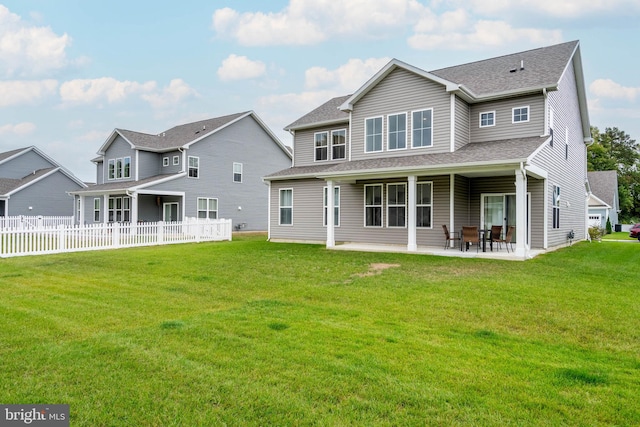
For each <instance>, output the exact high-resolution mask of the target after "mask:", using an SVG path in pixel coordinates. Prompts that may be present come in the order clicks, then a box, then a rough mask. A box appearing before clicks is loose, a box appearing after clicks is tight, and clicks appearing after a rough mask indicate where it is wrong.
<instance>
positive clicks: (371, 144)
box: [364, 117, 382, 153]
mask: <svg viewBox="0 0 640 427" xmlns="http://www.w3.org/2000/svg"><path fill="white" fill-rule="evenodd" d="M364 132H365V134H364V140H365V146H364V151H365V152H366V153H375V152H377V151H382V117H373V118H370V119H365V122H364Z"/></svg>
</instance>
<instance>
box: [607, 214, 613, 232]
mask: <svg viewBox="0 0 640 427" xmlns="http://www.w3.org/2000/svg"><path fill="white" fill-rule="evenodd" d="M611 231H612V230H611V218H607V234H611Z"/></svg>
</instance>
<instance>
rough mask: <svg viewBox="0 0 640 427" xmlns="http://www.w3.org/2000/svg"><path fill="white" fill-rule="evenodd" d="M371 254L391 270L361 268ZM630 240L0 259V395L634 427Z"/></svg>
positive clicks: (205, 412) (391, 420)
mask: <svg viewBox="0 0 640 427" xmlns="http://www.w3.org/2000/svg"><path fill="white" fill-rule="evenodd" d="M373 264H390V265H396V266H389V265H387V267H389V268H386V269H374V268H372V265H373ZM639 266H640V244H633V243H616V242H602V243H593V244H590V243H580V244H576V245H574V246H572V247H569V248H566V249H563V250H559V251H557V252H554V253H550V254H546V255H543V256H539V257H537V258H536V259H533V260H530V261H527V262H513V261H495V260H481V259H457V258H448V257H432V256H420V255H403V254H379V253H356V252H341V251H327V250H325V249H324V247H322V246H315V245H293V244H276V243H267V242H265V241H264V237H260V236H257V237H256V236H244V237H237V238H234V241H233V242H217V243H201V244H190V245H170V246H164V247H151V248H136V249H128V250H118V251H100V252H85V253H76V254H69V255H55V256H40V257H24V258H12V259H0V290H1V292H2V293H1V296H0V319H1V323H0V325H1V326H0V403H4V404H7V403H31V404H35V403H49V404H52V403H66V404H69V405H70V408H71V425H72V426H104V425H114V426H173V425H181V426H193V425H213V426H215V425H233V426H235V425H241V426H245V425H262V426H264V425H318V426H325V425H340V426H344V425H357V426H361V425H389V426H400V425H402V426H404V425H442V426H452V425H453V426H455V425H460V426H463V425H464V426H467V425H495V426H510V425H511V426H527V425H535V426H558V425H584V426H598V425H603V426H604V425H622V426H627V425H639V424H640V399H639V398H638V396H640V280H638V277H639V268H638V267H639Z"/></svg>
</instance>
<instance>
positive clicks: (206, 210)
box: [198, 197, 218, 219]
mask: <svg viewBox="0 0 640 427" xmlns="http://www.w3.org/2000/svg"><path fill="white" fill-rule="evenodd" d="M198 218H208V219H218V199H212V198H208V197H198Z"/></svg>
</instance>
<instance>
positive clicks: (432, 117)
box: [411, 107, 435, 150]
mask: <svg viewBox="0 0 640 427" xmlns="http://www.w3.org/2000/svg"><path fill="white" fill-rule="evenodd" d="M421 111H431V145H421V146H419V147H414V145H413V113H418V112H421ZM434 122H435V117H434V114H433V107H431V108H421V109H419V110H412V111H411V149H412V150H414V149H416V150H419V149H421V148H431V147H433V128H434Z"/></svg>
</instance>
